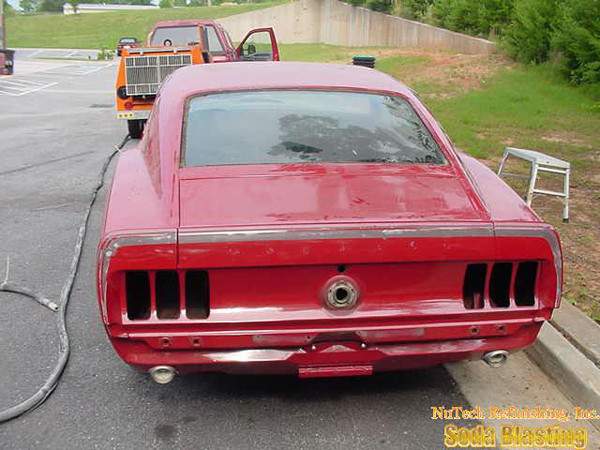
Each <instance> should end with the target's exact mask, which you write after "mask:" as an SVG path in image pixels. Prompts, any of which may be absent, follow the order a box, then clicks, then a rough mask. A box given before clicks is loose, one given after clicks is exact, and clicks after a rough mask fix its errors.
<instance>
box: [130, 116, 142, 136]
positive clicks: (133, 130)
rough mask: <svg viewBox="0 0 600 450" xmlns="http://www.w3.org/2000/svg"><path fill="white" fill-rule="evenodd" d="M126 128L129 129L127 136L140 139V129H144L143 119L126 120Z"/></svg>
mask: <svg viewBox="0 0 600 450" xmlns="http://www.w3.org/2000/svg"><path fill="white" fill-rule="evenodd" d="M127 129H128V130H129V136H130V137H131V138H132V139H140V138H141V137H142V131H144V121H143V120H128V121H127Z"/></svg>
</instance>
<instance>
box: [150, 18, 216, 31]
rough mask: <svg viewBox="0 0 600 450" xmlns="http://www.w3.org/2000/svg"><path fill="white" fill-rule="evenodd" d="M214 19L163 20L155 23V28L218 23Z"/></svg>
mask: <svg viewBox="0 0 600 450" xmlns="http://www.w3.org/2000/svg"><path fill="white" fill-rule="evenodd" d="M216 24H217V22H215V21H214V20H212V19H179V20H161V21H160V22H156V23H155V24H154V27H153V29H156V28H164V27H189V26H194V25H216Z"/></svg>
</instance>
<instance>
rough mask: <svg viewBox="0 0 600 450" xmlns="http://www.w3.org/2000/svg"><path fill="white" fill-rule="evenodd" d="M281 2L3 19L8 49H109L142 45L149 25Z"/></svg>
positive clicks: (225, 15)
mask: <svg viewBox="0 0 600 450" xmlns="http://www.w3.org/2000/svg"><path fill="white" fill-rule="evenodd" d="M284 2H285V1H284V0H273V1H268V2H263V3H251V4H243V5H236V6H213V7H210V8H208V7H198V8H165V9H156V10H150V11H114V12H107V13H95V14H76V15H69V16H65V15H62V14H44V15H17V16H14V17H7V18H6V30H7V33H6V35H7V38H8V42H7V45H8V46H9V47H42V48H52V47H54V48H97V49H101V48H109V49H112V48H114V47H115V45H116V43H117V41H118V40H119V38H120V37H122V36H134V37H137V38H138V39H140V40H142V41H144V40H145V39H146V35H147V33H148V31H150V28H151V27H152V25H154V23H155V22H157V21H159V20H170V19H218V18H221V17H227V16H231V15H233V14H240V13H243V12H248V11H254V10H257V9H262V8H268V7H271V6H275V5H278V4H281V3H284Z"/></svg>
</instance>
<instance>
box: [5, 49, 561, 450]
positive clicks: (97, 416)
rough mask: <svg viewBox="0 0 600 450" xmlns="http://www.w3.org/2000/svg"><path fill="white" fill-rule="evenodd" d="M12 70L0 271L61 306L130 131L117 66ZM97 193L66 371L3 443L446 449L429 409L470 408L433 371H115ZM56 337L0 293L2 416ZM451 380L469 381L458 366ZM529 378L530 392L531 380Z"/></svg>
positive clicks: (26, 304)
mask: <svg viewBox="0 0 600 450" xmlns="http://www.w3.org/2000/svg"><path fill="white" fill-rule="evenodd" d="M17 67H20V68H21V69H23V70H22V71H20V72H18V73H17V74H16V75H15V76H14V77H12V78H0V105H1V108H0V149H1V152H0V154H1V155H2V163H1V165H0V241H1V242H2V245H1V246H0V274H3V273H4V264H5V262H4V261H5V258H6V257H7V256H8V257H9V258H10V273H9V278H10V281H11V282H14V283H18V284H21V285H24V286H27V287H29V288H31V289H34V290H36V291H40V292H42V293H43V294H44V295H46V296H47V297H49V298H50V299H53V300H57V299H58V298H59V296H60V292H61V289H62V288H63V285H64V283H65V281H66V278H67V274H68V270H69V265H70V263H71V259H72V256H73V247H74V245H75V242H76V238H77V230H78V227H79V225H80V222H81V219H82V217H83V213H84V211H85V210H86V208H87V206H88V203H89V199H90V194H91V192H92V189H93V187H94V185H95V183H96V179H97V176H98V173H99V171H100V169H101V167H102V164H103V162H104V160H105V158H106V157H107V156H108V155H109V154H110V153H111V152H112V151H113V149H114V145H116V144H118V143H120V142H121V141H122V140H123V138H124V136H125V129H126V127H125V125H124V124H123V123H121V122H119V121H117V120H116V119H115V118H114V116H115V114H114V109H113V79H114V69H115V67H114V64H112V63H101V62H97V63H86V62H72V61H67V62H65V61H41V60H33V59H27V60H23V61H20V62H19V64H18V65H17ZM11 83H12V84H11ZM10 86H13V87H10ZM132 145H135V142H130V143H128V144H127V146H126V148H125V151H126V149H127V148H130V147H131V146H132ZM110 173H111V172H110V170H109V173H108V178H109V179H110ZM105 193H106V188H105V189H103V190H102V191H101V192H100V197H99V201H98V202H97V204H96V206H95V207H94V209H93V211H92V217H91V223H90V227H89V230H88V234H87V238H86V241H85V246H84V252H83V258H82V260H81V265H80V270H79V272H78V275H77V278H76V281H75V286H74V290H73V294H72V297H71V301H70V305H69V313H68V328H69V331H70V335H71V339H72V341H71V342H72V355H71V359H70V362H69V364H68V366H67V368H66V371H65V373H64V375H63V378H62V381H61V383H60V384H59V386H58V388H57V389H56V391H55V392H54V393H53V394H52V395H51V396H50V398H49V399H48V400H47V401H46V403H44V404H43V405H42V406H41V407H40V408H38V409H36V410H35V411H33V412H30V413H29V414H26V415H24V416H22V417H20V418H17V419H16V420H14V421H12V422H9V423H6V424H1V425H0V446H1V447H2V448H4V449H12V448H14V449H17V448H34V447H35V448H142V447H148V446H150V447H156V448H168V447H176V448H267V449H269V448H273V449H282V448H316V447H318V448H358V447H361V448H396V449H397V448H407V449H433V448H442V447H443V432H442V431H443V426H444V423H443V422H441V421H432V420H431V419H430V417H431V406H440V405H446V406H452V405H461V406H465V407H467V406H469V401H468V400H467V399H466V398H465V397H464V396H463V394H462V393H461V388H460V386H459V385H457V382H456V381H455V379H454V378H453V377H451V376H450V375H449V373H448V372H447V370H446V369H445V368H442V367H439V368H434V369H430V370H423V371H418V372H405V373H393V374H384V375H376V376H373V377H371V378H365V379H361V378H357V379H330V380H311V381H301V380H298V379H296V378H294V377H272V376H269V377H267V376H227V375H220V374H214V375H201V376H185V377H177V378H176V379H175V381H174V382H172V383H171V384H169V385H166V386H159V385H156V384H154V383H153V382H152V381H151V380H150V379H149V377H148V376H147V375H145V374H140V373H137V372H135V371H133V370H132V369H130V368H129V367H128V366H126V365H125V364H124V363H122V362H121V361H120V360H119V359H118V357H117V356H116V354H115V353H114V351H113V349H112V348H111V346H110V344H109V342H108V340H107V338H106V336H105V333H104V329H103V327H102V325H101V322H100V318H99V314H98V309H97V304H96V294H95V286H94V272H95V255H96V244H97V238H98V235H99V226H100V223H101V218H102V210H103V203H104V198H105ZM55 328H56V326H55V317H54V313H52V312H50V311H49V310H47V309H45V308H42V307H41V306H39V305H37V304H35V303H34V302H32V301H30V300H29V299H27V298H23V297H20V296H18V295H13V294H6V293H0V354H1V355H2V362H1V366H2V370H0V408H1V409H5V408H7V407H9V406H12V405H13V404H15V403H16V402H18V401H22V400H23V399H25V398H26V397H28V396H29V395H31V394H32V393H34V392H35V391H36V390H37V389H38V388H39V386H40V385H41V384H42V383H43V381H44V380H45V378H46V377H47V375H48V374H49V372H50V370H51V369H52V367H53V366H54V364H55V362H56V356H57V345H58V342H57V335H56V329H55ZM475 364H480V365H481V364H482V363H475ZM477 367H480V366H477ZM478 370H480V371H479V372H478V376H490V374H492V373H493V372H491V371H485V370H483V371H482V370H481V369H478ZM511 370H515V371H516V372H517V374H516V375H511V374H510V373H506V374H505V377H506V378H508V379H511V377H513V378H515V377H517V379H518V376H519V373H518V370H519V369H518V367H517V368H515V369H511ZM532 370H533V369H532ZM454 372H456V373H457V374H458V375H456V376H457V379H459V380H460V383H468V379H469V370H468V369H466V368H465V367H464V366H460V367H459V369H455V370H454ZM527 376H528V377H529V380H530V381H528V382H531V383H533V384H535V383H536V377H537V376H538V375H537V372H535V373H534V372H531V373H528V374H527ZM479 384H480V385H483V383H481V382H480V383H479ZM523 386H525V384H524V383H521V387H523ZM468 392H470V394H469V395H470V399H471V400H472V401H473V399H474V400H476V401H479V399H484V397H485V394H482V392H485V388H481V389H480V390H479V391H478V390H477V389H476V386H475V387H472V388H471V389H470V390H469V391H468ZM509 392H510V390H509ZM523 392H525V391H523ZM522 395H526V394H522ZM546 395H548V396H550V397H552V398H555V396H554V393H552V392H548V393H546ZM553 396H554V397H553ZM544 398H545V397H540V398H539V399H537V401H544ZM518 401H519V399H513V403H514V402H518ZM470 425H473V424H472V423H471V424H470Z"/></svg>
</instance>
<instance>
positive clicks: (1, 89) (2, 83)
mask: <svg viewBox="0 0 600 450" xmlns="http://www.w3.org/2000/svg"><path fill="white" fill-rule="evenodd" d="M57 84H58V81H56V82H52V83H41V82H39V81H33V80H23V79H20V80H4V79H0V95H9V96H11V97H20V96H22V95H27V94H31V93H32V92H37V91H41V90H42V89H47V88H49V87H52V86H55V85H57Z"/></svg>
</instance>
